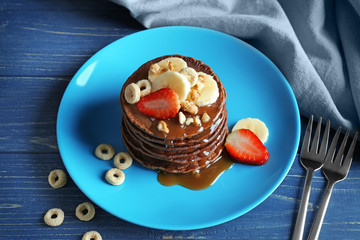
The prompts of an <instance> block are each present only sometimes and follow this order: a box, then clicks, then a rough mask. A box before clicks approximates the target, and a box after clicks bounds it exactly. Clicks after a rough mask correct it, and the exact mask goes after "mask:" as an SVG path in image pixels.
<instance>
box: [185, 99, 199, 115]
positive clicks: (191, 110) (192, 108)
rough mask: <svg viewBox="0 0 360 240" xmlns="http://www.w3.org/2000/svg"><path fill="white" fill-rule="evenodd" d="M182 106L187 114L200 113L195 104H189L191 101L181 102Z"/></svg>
mask: <svg viewBox="0 0 360 240" xmlns="http://www.w3.org/2000/svg"><path fill="white" fill-rule="evenodd" d="M180 105H181V109H182V110H183V111H185V112H188V113H191V114H195V113H196V112H197V111H198V109H199V108H198V107H197V106H196V105H195V103H193V102H189V101H181V103H180Z"/></svg>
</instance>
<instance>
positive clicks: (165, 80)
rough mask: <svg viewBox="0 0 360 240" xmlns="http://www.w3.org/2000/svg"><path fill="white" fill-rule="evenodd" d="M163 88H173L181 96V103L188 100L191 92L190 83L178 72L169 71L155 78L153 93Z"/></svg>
mask: <svg viewBox="0 0 360 240" xmlns="http://www.w3.org/2000/svg"><path fill="white" fill-rule="evenodd" d="M161 88H171V89H172V90H174V91H175V92H176V93H177V94H178V95H179V99H180V101H181V100H185V99H186V98H187V96H188V94H189V92H190V83H189V81H188V80H187V78H186V77H185V76H184V75H181V74H180V73H178V72H174V71H168V72H164V73H163V74H161V75H160V76H158V77H157V78H155V79H154V81H153V82H152V91H153V92H155V91H156V90H159V89H161Z"/></svg>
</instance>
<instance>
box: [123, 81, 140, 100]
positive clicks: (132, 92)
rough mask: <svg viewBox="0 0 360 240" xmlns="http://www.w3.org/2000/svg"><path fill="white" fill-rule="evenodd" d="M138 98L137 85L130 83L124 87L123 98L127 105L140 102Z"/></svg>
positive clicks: (138, 90)
mask: <svg viewBox="0 0 360 240" xmlns="http://www.w3.org/2000/svg"><path fill="white" fill-rule="evenodd" d="M140 96H141V94H140V88H139V86H138V85H136V84H135V83H130V84H129V85H127V86H126V88H125V94H124V97H125V100H126V101H127V102H128V103H129V104H134V103H137V102H138V101H139V100H140Z"/></svg>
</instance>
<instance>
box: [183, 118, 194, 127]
mask: <svg viewBox="0 0 360 240" xmlns="http://www.w3.org/2000/svg"><path fill="white" fill-rule="evenodd" d="M193 122H194V119H193V118H187V119H186V122H185V124H186V125H187V126H189V125H190V124H191V123H193Z"/></svg>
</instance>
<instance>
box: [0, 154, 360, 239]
mask: <svg viewBox="0 0 360 240" xmlns="http://www.w3.org/2000/svg"><path fill="white" fill-rule="evenodd" d="M0 163H1V170H0V172H1V174H0V239H15V238H17V237H18V236H21V237H22V238H24V239H80V238H81V235H82V234H83V233H85V232H86V231H89V230H97V231H99V232H100V233H102V235H103V238H104V239H289V238H290V236H291V231H292V228H293V225H292V223H293V222H294V221H293V220H294V218H296V212H297V209H298V204H299V199H300V195H301V191H302V184H303V181H304V173H305V172H304V170H303V169H302V168H301V167H300V165H299V161H298V159H296V160H295V162H294V166H293V167H292V169H291V170H290V172H289V174H288V176H287V177H286V178H285V180H284V181H283V183H282V184H281V185H280V186H279V188H278V189H277V190H275V192H274V193H273V194H272V195H271V196H270V197H269V198H268V199H267V200H265V201H264V202H263V203H262V204H260V205H259V206H258V207H256V208H255V209H253V210H252V211H250V212H249V213H247V214H245V215H243V216H241V217H239V218H237V219H235V220H232V221H230V222H228V223H225V224H222V225H219V226H216V227H211V228H206V229H200V230H192V231H162V230H155V229H148V228H144V227H140V226H137V225H134V224H131V223H128V222H126V221H123V220H121V219H118V218H116V217H114V216H112V215H111V214H109V213H107V212H105V211H104V210H102V209H101V208H100V207H98V206H96V216H95V218H94V219H93V220H91V221H90V222H81V221H79V220H78V219H77V218H76V217H75V214H74V211H75V208H76V206H77V205H78V204H80V203H82V202H84V201H89V200H88V199H87V197H86V196H85V195H84V194H82V193H81V191H80V190H79V189H78V188H77V187H76V185H75V184H74V182H73V181H72V180H71V179H69V181H68V183H67V185H66V186H65V187H64V188H61V189H52V188H51V187H50V186H49V184H48V182H47V175H48V173H49V172H50V171H51V170H53V169H55V168H61V169H64V166H63V164H62V162H61V159H60V156H59V155H58V154H0ZM4 169H5V171H4ZM359 176H360V163H359V162H358V161H357V162H354V166H353V168H352V171H351V172H350V174H349V177H348V179H347V180H345V181H344V182H342V183H339V184H338V185H336V187H335V189H334V193H333V197H332V199H331V201H330V205H329V209H328V213H327V215H326V217H325V221H324V226H323V230H322V235H321V237H322V238H323V239H324V238H325V239H344V238H343V236H346V239H357V236H358V233H359V231H360V222H359V220H358V216H359V214H360V209H359V208H358V205H357V202H356V201H354V200H355V199H357V196H359V195H360V190H359V188H358V186H359V184H360V177H359ZM234 184H236V183H234ZM324 185H325V181H324V178H323V177H322V176H321V174H320V173H319V172H317V173H316V174H315V178H314V182H313V188H312V192H311V198H310V204H309V213H308V219H307V225H306V230H305V231H306V232H308V231H309V230H310V224H311V222H312V221H313V218H314V216H315V214H316V211H317V209H318V207H319V201H320V198H321V195H322V192H323V189H324V188H323V187H324ZM234 201H236V199H234ZM53 207H59V208H62V209H63V210H64V212H65V215H66V217H65V221H64V223H63V225H61V226H59V227H57V228H50V227H48V226H46V225H45V224H44V223H43V215H44V213H45V212H46V211H47V210H48V209H50V208H53ZM325 236H326V237H325Z"/></svg>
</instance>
